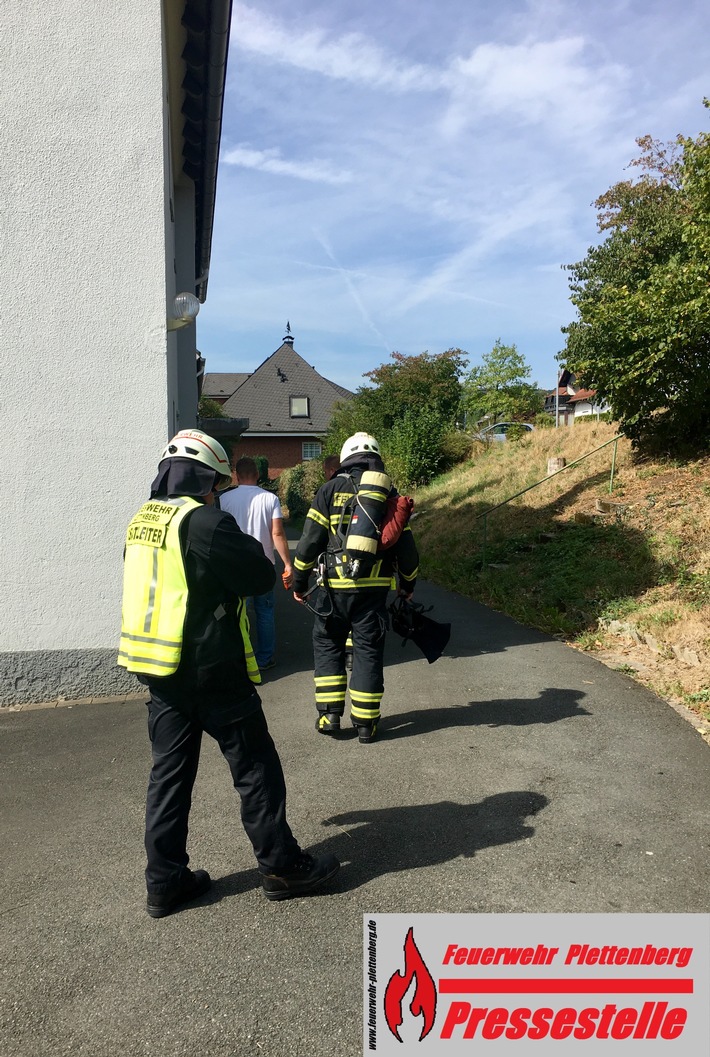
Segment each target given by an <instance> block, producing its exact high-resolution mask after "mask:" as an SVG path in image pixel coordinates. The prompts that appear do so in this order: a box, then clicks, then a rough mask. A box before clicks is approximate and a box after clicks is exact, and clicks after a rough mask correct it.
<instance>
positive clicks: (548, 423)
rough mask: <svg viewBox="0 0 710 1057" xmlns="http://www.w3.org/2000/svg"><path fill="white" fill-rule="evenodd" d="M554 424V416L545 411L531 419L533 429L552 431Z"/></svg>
mask: <svg viewBox="0 0 710 1057" xmlns="http://www.w3.org/2000/svg"><path fill="white" fill-rule="evenodd" d="M554 424H555V418H554V415H549V414H548V413H547V411H540V412H539V413H538V414H537V415H535V418H534V419H533V425H534V426H535V429H552V427H553V426H554Z"/></svg>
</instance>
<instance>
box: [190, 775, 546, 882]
mask: <svg viewBox="0 0 710 1057" xmlns="http://www.w3.org/2000/svg"><path fill="white" fill-rule="evenodd" d="M548 803H549V801H548V798H547V797H546V796H543V795H542V794H541V793H535V792H531V791H528V790H524V791H519V792H518V791H516V792H507V793H496V794H494V795H492V796H487V797H485V798H484V799H483V800H481V801H480V802H479V803H477V804H457V803H454V802H452V801H447V800H445V801H441V802H440V803H436V804H417V805H414V806H403V807H387V808H377V809H374V810H355V811H346V812H344V813H343V814H340V815H334V816H333V817H332V818H329V819H326V820H325V821H324V822H323V826H325V827H328V828H333V829H335V830H336V832H335V833H333V835H332V836H329V837H327V838H326V839H325V840H323V841H321V842H320V843H319V844H316V845H315V846H313V847H310V848H308V851H309V852H311V853H312V854H313V855H323V854H326V853H332V854H333V855H337V857H338V858H339V859H340V861H341V863H342V864H343V866H342V869H341V871H340V873H339V874H338V877H337V879H336V881H335V882H334V883H333V884H331V885H330V886H329V888H328V891H331V892H332V891H334V890H338V891H350V890H351V889H354V888H359V887H360V886H361V885H364V884H367V883H368V882H369V881H372V880H374V878H376V877H381V876H383V875H385V874H390V873H397V872H399V871H401V870H415V869H418V868H421V867H426V866H436V865H438V864H440V863H445V862H449V861H450V860H452V859H458V858H459V857H463V858H465V859H470V858H473V856H474V855H475V854H476V852H478V851H481V850H482V849H484V848H490V847H493V846H495V845H498V844H510V843H512V842H513V841H518V840H525V839H527V838H529V837H532V836H533V835H534V833H535V828H534V826H531V825H528V824H527V823H526V819H528V818H530V817H534V816H535V815H537V814H538V812H540V811H542V809H543V808H544V807H546V806H547V804H548ZM257 884H258V874H257V872H256V871H255V870H245V871H240V872H239V873H233V874H227V875H226V876H225V877H222V878H220V879H219V880H218V881H216V882H215V885H214V888H213V889H212V891H211V892H210V895H209V896H207V897H205V902H218V901H219V900H220V899H223V898H226V897H228V896H236V895H241V894H243V893H244V892H246V891H248V890H249V889H251V888H255V887H256V885H257Z"/></svg>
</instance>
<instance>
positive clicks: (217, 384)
mask: <svg viewBox="0 0 710 1057" xmlns="http://www.w3.org/2000/svg"><path fill="white" fill-rule="evenodd" d="M247 378H249V375H248V374H218V373H212V374H209V373H206V374H205V378H204V381H203V383H202V395H203V396H205V397H210V398H211V397H215V396H231V395H232V394H233V393H234V392H236V390H237V389H238V388H239V386H240V385H241V384H242V382H246V380H247Z"/></svg>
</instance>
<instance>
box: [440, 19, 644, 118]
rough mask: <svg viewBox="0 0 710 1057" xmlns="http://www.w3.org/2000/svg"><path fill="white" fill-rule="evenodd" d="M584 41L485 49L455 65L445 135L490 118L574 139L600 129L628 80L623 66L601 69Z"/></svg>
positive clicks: (573, 38) (450, 82)
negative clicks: (551, 129) (543, 126)
mask: <svg viewBox="0 0 710 1057" xmlns="http://www.w3.org/2000/svg"><path fill="white" fill-rule="evenodd" d="M586 50H587V49H586V44H585V41H584V39H583V38H582V37H579V36H577V37H568V38H565V39H560V40H550V41H537V42H532V43H525V44H515V45H508V44H492V43H490V44H482V45H480V46H479V47H477V48H475V49H474V51H473V52H472V53H471V55H470V56H469V57H468V58H467V59H456V60H454V62H453V63H452V66H451V69H450V72H449V75H448V78H447V80H448V82H449V86H450V89H451V102H450V105H449V108H448V111H447V114H446V117H445V121H444V131H445V132H446V133H447V134H448V135H449V136H451V135H456V134H458V133H459V132H460V131H461V130H462V129H463V128H465V127H466V126H467V125H470V124H473V123H476V122H477V121H479V120H480V119H481V118H482V117H486V116H489V115H492V114H493V115H505V114H508V115H512V116H514V117H516V118H518V119H522V120H524V121H525V122H527V123H551V124H554V125H555V126H557V128H558V129H563V128H564V129H566V130H567V131H568V132H571V133H574V132H575V131H576V130H578V129H580V128H584V129H589V128H590V127H594V126H598V125H600V124H601V123H602V122H603V121H604V120H605V119H607V118H608V117H609V115H610V113H611V112H612V110H613V107H614V104H615V100H616V98H617V96H618V93H619V91H620V89H621V88H622V87H623V86H624V84H625V82H626V80H627V76H628V75H627V71H626V70H625V69H624V67H623V66H621V65H619V64H614V63H607V64H605V65H602V66H598V65H595V64H594V63H593V62H592V61H591V59H590V58H587V57H586Z"/></svg>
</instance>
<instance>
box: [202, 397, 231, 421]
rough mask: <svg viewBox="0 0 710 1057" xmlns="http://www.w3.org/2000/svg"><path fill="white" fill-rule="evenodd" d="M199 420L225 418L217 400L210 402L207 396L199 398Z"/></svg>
mask: <svg viewBox="0 0 710 1057" xmlns="http://www.w3.org/2000/svg"><path fill="white" fill-rule="evenodd" d="M197 415H198V417H199V418H226V417H227V416H226V415H225V413H224V409H223V407H222V405H221V404H220V403H219V402H218V401H217V400H211V399H210V397H209V396H201V397H200V400H199V403H198V405H197Z"/></svg>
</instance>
